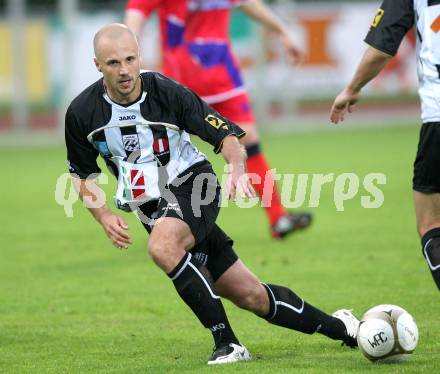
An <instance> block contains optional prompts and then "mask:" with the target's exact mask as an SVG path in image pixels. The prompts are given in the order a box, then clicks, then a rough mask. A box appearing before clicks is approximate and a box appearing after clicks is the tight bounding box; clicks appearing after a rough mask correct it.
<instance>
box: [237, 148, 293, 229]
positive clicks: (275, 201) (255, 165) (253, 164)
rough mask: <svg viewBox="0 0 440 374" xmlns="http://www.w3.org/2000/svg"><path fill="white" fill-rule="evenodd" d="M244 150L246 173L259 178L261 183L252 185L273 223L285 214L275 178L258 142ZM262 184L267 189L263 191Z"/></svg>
mask: <svg viewBox="0 0 440 374" xmlns="http://www.w3.org/2000/svg"><path fill="white" fill-rule="evenodd" d="M246 152H247V156H248V158H247V160H246V166H247V171H248V173H255V174H257V175H259V177H260V178H261V183H255V184H253V187H254V189H255V192H256V193H257V194H258V195H259V196H260V197H261V199H262V203H263V206H264V207H265V210H266V214H267V216H268V218H269V221H270V224H271V225H274V224H275V223H276V221H277V220H278V219H279V218H280V217H281V216H283V215H284V214H286V211H285V209H284V207H283V206H282V205H281V201H280V197H279V194H278V191H277V188H276V185H275V180H274V179H273V176H272V173H271V172H270V167H269V165H268V163H267V161H266V158H265V157H264V155H263V154H262V153H261V149H260V144H258V143H257V144H253V145H250V146H248V147H246ZM264 186H266V189H267V191H264Z"/></svg>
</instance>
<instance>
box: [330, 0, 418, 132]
mask: <svg viewBox="0 0 440 374" xmlns="http://www.w3.org/2000/svg"><path fill="white" fill-rule="evenodd" d="M413 24H414V9H413V0H384V1H383V3H382V5H381V7H380V8H379V10H378V12H377V14H376V16H375V17H374V19H373V22H372V24H371V27H370V30H369V32H368V34H367V36H366V38H365V42H366V43H367V44H368V45H369V47H368V48H367V50H366V52H365V54H364V56H363V57H362V59H361V61H360V63H359V65H358V67H357V69H356V72H355V74H354V76H353V78H352V80H351V81H350V83H349V84H348V85H347V87H345V88H344V89H343V90H342V92H341V93H340V94H339V95H338V96H337V97H336V99H335V101H334V103H333V105H332V108H331V111H330V120H331V121H332V122H333V123H335V124H337V123H339V122H341V121H343V120H344V118H345V114H346V113H347V112H349V113H351V112H352V110H353V105H354V104H355V103H356V102H357V101H358V99H359V94H360V92H361V90H362V88H363V87H364V86H365V85H366V84H367V83H368V82H370V81H371V80H372V79H373V78H375V77H376V76H377V75H378V74H379V73H380V72H381V71H382V69H383V68H384V67H385V65H386V64H387V62H388V61H389V60H390V59H391V58H392V57H393V56H394V55H395V54H396V53H397V50H398V49H399V46H400V43H401V42H402V39H403V37H404V36H405V34H406V33H407V32H408V30H409V29H410V28H411V27H412V26H413Z"/></svg>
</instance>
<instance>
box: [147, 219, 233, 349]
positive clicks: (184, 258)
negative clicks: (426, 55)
mask: <svg viewBox="0 0 440 374" xmlns="http://www.w3.org/2000/svg"><path fill="white" fill-rule="evenodd" d="M194 242H195V239H194V236H193V234H192V233H191V230H190V228H189V226H188V224H186V223H185V222H184V221H182V220H180V219H177V218H171V217H165V218H160V219H159V220H158V221H157V222H156V224H155V226H154V228H153V230H152V232H151V235H150V239H149V241H148V253H149V255H150V256H151V257H152V259H153V260H154V262H155V263H156V264H157V265H158V266H159V267H160V268H161V269H162V270H163V271H165V272H166V273H167V274H168V276H169V277H170V278H171V280H172V281H173V283H174V286H175V288H176V290H177V292H178V294H179V295H180V297H181V298H182V299H183V301H184V302H185V303H186V304H187V305H188V306H189V307H190V308H191V310H192V311H193V312H194V314H195V315H196V316H197V318H198V319H199V320H200V322H201V323H202V325H203V326H204V327H206V328H209V329H210V330H211V332H212V335H213V337H214V342H215V345H216V347H221V346H224V345H228V344H229V343H235V344H239V343H238V340H237V338H236V337H235V335H234V332H233V331H232V328H231V326H230V324H229V321H228V318H227V316H226V313H225V310H224V308H223V305H222V303H221V301H220V297H219V296H217V294H216V291H215V288H214V285H213V282H212V280H211V276H210V274H209V271H208V269H206V267H205V266H204V265H202V264H201V263H200V262H199V261H197V260H196V259H195V258H194V257H192V256H191V254H190V253H188V252H187V250H189V249H190V248H192V247H193V246H194Z"/></svg>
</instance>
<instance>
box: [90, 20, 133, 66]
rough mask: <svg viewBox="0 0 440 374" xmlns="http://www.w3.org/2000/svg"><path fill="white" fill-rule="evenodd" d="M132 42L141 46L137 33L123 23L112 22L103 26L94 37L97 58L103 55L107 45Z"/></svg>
mask: <svg viewBox="0 0 440 374" xmlns="http://www.w3.org/2000/svg"><path fill="white" fill-rule="evenodd" d="M127 42H128V43H130V44H133V46H136V48H139V46H138V43H137V40H136V36H135V34H134V33H133V32H132V31H131V30H130V29H129V28H128V27H127V26H126V25H124V24H122V23H111V24H109V25H106V26H104V27H102V28H101V29H100V30H99V31H98V32H97V33H96V34H95V37H94V38H93V50H94V52H95V56H96V57H97V58H99V57H101V55H102V52H103V50H105V49H106V47H108V46H111V45H113V46H114V45H115V44H116V43H117V44H119V43H127Z"/></svg>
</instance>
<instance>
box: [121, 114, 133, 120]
mask: <svg viewBox="0 0 440 374" xmlns="http://www.w3.org/2000/svg"><path fill="white" fill-rule="evenodd" d="M134 119H136V116H135V115H134V114H132V115H131V116H119V121H128V120H134Z"/></svg>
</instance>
